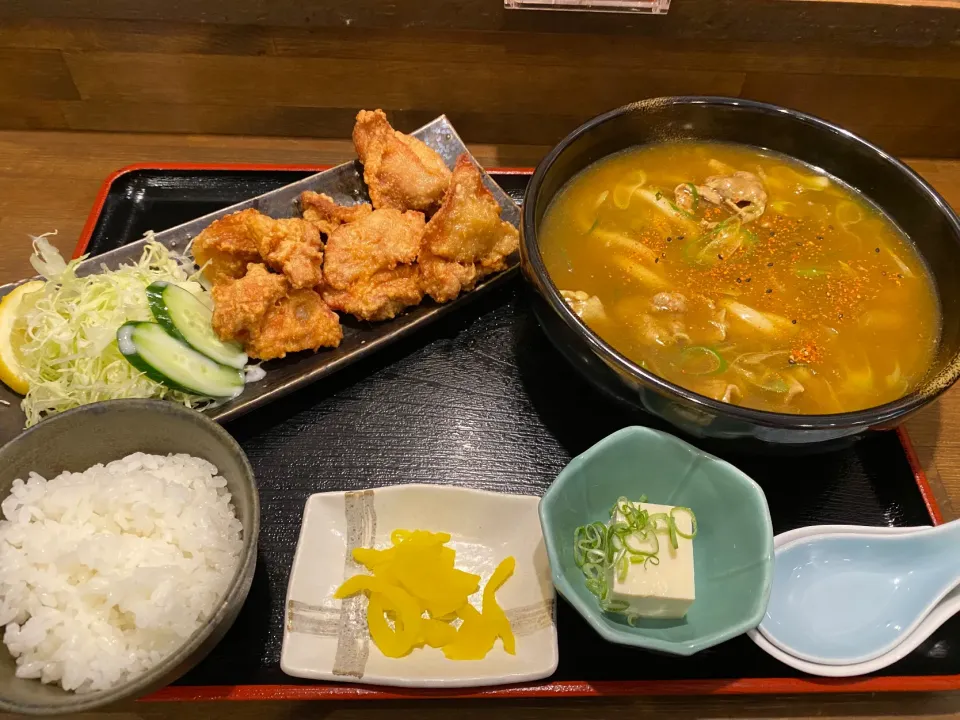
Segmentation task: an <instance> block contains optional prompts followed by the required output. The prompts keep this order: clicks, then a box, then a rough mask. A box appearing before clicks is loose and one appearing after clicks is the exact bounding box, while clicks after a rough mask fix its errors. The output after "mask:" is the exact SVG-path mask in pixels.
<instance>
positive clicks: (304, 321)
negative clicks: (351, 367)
mask: <svg viewBox="0 0 960 720" xmlns="http://www.w3.org/2000/svg"><path fill="white" fill-rule="evenodd" d="M342 339H343V328H342V327H340V318H339V317H338V316H337V314H336V313H335V312H333V310H331V309H330V308H329V307H328V306H327V304H326V303H325V302H324V301H323V299H322V298H321V297H320V295H319V294H318V293H317V292H316V291H315V290H309V289H306V288H304V289H302V290H293V291H292V292H291V293H290V294H289V295H287V296H285V297H283V298H281V299H280V300H279V302H277V304H276V305H274V306H273V307H271V308H270V309H269V310H268V311H267V314H266V315H264V317H263V322H262V323H261V324H260V329H259V331H258V332H256V333H254V334H253V335H251V337H250V341H249V342H248V343H247V344H246V350H247V354H248V355H250V357H255V358H259V359H260V360H273V359H274V358H282V357H284V356H285V355H286V354H287V353H290V352H297V351H299V350H314V351H316V350H319V349H320V348H322V347H337V346H338V345H339V344H340V341H341V340H342Z"/></svg>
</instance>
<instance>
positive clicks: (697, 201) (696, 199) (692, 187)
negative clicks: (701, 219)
mask: <svg viewBox="0 0 960 720" xmlns="http://www.w3.org/2000/svg"><path fill="white" fill-rule="evenodd" d="M686 185H687V187H688V188H690V194H691V195H693V211H694V212H696V211H697V208H698V207H700V193H699V191H698V190H697V186H696V185H694V184H693V183H692V182H688V183H686Z"/></svg>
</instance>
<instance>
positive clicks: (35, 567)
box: [0, 453, 243, 693]
mask: <svg viewBox="0 0 960 720" xmlns="http://www.w3.org/2000/svg"><path fill="white" fill-rule="evenodd" d="M226 484H227V483H226V480H224V479H223V478H222V477H220V476H219V475H217V468H216V467H214V466H213V465H212V464H210V463H209V462H207V461H206V460H202V459H199V458H194V457H191V456H189V455H169V456H166V457H164V456H160V455H145V454H143V453H135V454H133V455H130V456H128V457H125V458H124V459H122V460H117V461H114V462H111V463H109V464H107V465H106V466H104V465H95V466H93V467H92V468H90V469H89V470H86V471H84V472H82V473H71V472H65V473H61V474H60V475H58V476H57V477H55V478H53V479H51V480H45V479H44V478H42V477H40V476H39V475H37V474H36V473H31V474H30V476H29V478H28V479H27V481H26V482H24V481H23V480H15V481H14V483H13V487H12V489H11V493H10V495H9V496H8V497H7V498H6V499H5V500H4V501H3V503H2V504H0V509H2V512H3V518H4V519H3V520H0V625H5V626H6V630H5V632H4V636H3V642H4V643H5V644H6V646H7V649H8V650H9V651H10V653H11V654H12V655H13V657H15V658H16V661H17V670H16V674H17V677H21V678H38V679H40V680H41V681H42V682H45V683H59V684H60V685H61V686H62V687H63V688H64V689H65V690H74V691H76V692H78V693H81V692H92V691H97V690H105V689H107V688H110V687H114V686H116V685H118V684H120V683H123V682H125V681H127V680H130V679H132V678H134V677H136V676H137V675H140V674H141V673H144V672H146V671H147V670H148V669H150V668H151V667H153V666H154V665H156V664H157V663H158V662H160V661H161V660H163V659H164V658H165V657H167V656H168V655H170V654H172V653H173V652H175V651H176V650H177V648H179V647H180V646H181V645H183V644H184V642H185V641H186V640H187V639H188V638H189V637H190V635H192V634H193V632H194V631H196V630H197V628H199V627H200V626H201V625H202V624H203V623H204V622H205V621H206V619H207V618H209V617H210V616H211V615H212V614H213V613H214V612H215V611H216V609H217V607H218V604H219V602H220V601H221V598H222V597H223V595H224V593H225V592H226V590H227V587H228V586H229V584H230V581H231V579H232V578H233V575H234V573H235V572H236V569H237V566H238V564H239V559H240V551H241V548H242V545H243V542H242V539H241V535H242V531H243V528H242V525H241V523H240V521H239V520H238V519H237V517H236V514H235V512H234V509H233V506H232V505H231V504H230V499H231V498H230V494H229V493H228V492H227V491H226Z"/></svg>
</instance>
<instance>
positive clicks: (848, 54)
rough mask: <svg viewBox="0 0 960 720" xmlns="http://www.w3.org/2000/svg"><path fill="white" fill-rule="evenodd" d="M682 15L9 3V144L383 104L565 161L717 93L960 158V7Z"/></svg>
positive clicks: (473, 137)
mask: <svg viewBox="0 0 960 720" xmlns="http://www.w3.org/2000/svg"><path fill="white" fill-rule="evenodd" d="M945 1H946V2H948V3H951V2H953V3H956V2H957V0H945ZM674 5H675V7H674V9H672V10H671V13H670V14H668V15H667V16H660V17H654V16H646V17H634V16H623V15H616V16H614V15H598V16H592V15H584V14H581V13H542V12H541V13H531V12H519V13H518V12H516V11H514V12H505V11H504V10H503V8H502V7H501V1H500V0H460V1H459V2H456V3H452V2H446V1H445V0H418V2H410V1H409V0H399V1H397V2H391V3H379V2H374V1H373V0H356V1H355V2H352V3H345V2H343V1H337V2H330V3H311V2H307V1H306V0H303V1H300V2H294V0H282V1H279V2H275V3H266V2H257V1H256V0H235V2H232V3H229V4H226V3H219V2H213V0H196V2H192V3H184V2H169V3H165V4H159V3H157V2H155V1H153V0H141V1H139V2H136V3H134V2H128V1H127V0H111V1H109V2H98V3H96V4H94V3H63V2H53V1H52V0H50V1H48V0H32V1H31V2H27V0H23V1H21V0H5V2H3V3H0V129H19V130H94V131H122V132H162V133H213V134H234V135H274V136H300V137H315V138H338V137H339V138H342V137H346V136H348V135H349V131H350V128H351V125H352V120H353V117H354V115H355V113H356V110H357V109H358V108H360V107H382V108H384V109H385V110H387V111H388V112H389V113H391V115H392V116H393V117H395V118H396V120H397V123H398V124H399V125H401V126H406V127H410V126H415V125H417V124H419V123H420V122H422V121H426V120H428V119H430V118H432V117H435V116H436V115H438V114H439V113H443V112H445V113H447V114H448V115H449V116H450V117H451V119H452V120H453V122H454V124H455V125H456V126H457V128H458V129H459V130H460V131H461V133H462V134H463V135H464V137H465V139H466V140H467V141H468V142H475V143H498V144H526V145H547V146H549V145H552V144H553V143H555V142H556V141H557V140H559V139H560V138H562V137H563V136H564V135H565V134H566V133H567V132H569V131H570V130H571V129H573V128H574V127H575V126H576V125H578V124H579V123H580V122H582V121H584V120H585V119H587V118H589V117H592V116H593V115H596V114H597V113H600V112H602V111H604V110H608V109H611V108H613V107H616V106H618V105H621V104H624V103H626V102H631V101H633V100H637V99H640V98H644V97H651V96H658V95H682V94H712V95H732V96H740V97H745V98H751V99H756V100H764V101H769V102H773V103H778V104H781V105H785V106H788V107H794V108H798V109H801V110H805V111H808V112H811V113H814V114H816V115H820V116H823V117H825V118H827V119H830V120H833V121H835V122H837V123H840V124H842V125H844V126H846V127H848V128H850V129H851V130H853V131H855V132H857V133H859V134H861V135H864V136H865V137H867V138H868V139H870V140H872V141H874V142H876V143H877V144H879V145H881V146H882V147H884V148H886V149H887V150H889V151H891V152H893V153H895V154H900V155H912V156H926V157H956V156H960V132H958V130H960V120H958V117H960V9H950V8H942V7H926V6H920V7H899V6H887V5H874V4H863V3H836V2H795V1H791V0H737V2H731V1H730V0H675V2H674ZM958 7H960V5H958ZM71 14H72V15H74V16H76V15H83V16H84V17H70V15H71ZM173 18H178V19H179V21H174V20H173ZM448 28H449V29H448ZM158 159H159V158H158Z"/></svg>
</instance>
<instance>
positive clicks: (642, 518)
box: [573, 495, 697, 622]
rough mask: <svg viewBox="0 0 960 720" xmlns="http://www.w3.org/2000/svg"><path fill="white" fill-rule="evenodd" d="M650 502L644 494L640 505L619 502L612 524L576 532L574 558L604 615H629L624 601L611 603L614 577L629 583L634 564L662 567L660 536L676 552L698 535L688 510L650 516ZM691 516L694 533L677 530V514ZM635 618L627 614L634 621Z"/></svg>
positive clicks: (612, 513)
mask: <svg viewBox="0 0 960 720" xmlns="http://www.w3.org/2000/svg"><path fill="white" fill-rule="evenodd" d="M645 502H647V496H646V495H642V496H641V497H640V499H639V500H638V501H637V502H635V503H634V502H631V501H629V500H627V498H625V497H621V498H618V499H617V502H616V503H614V505H613V507H612V508H611V509H610V522H609V523H608V524H606V525H605V524H603V523H602V522H599V521H598V522H593V523H590V524H589V525H581V526H580V527H578V528H576V530H574V531H573V558H574V562H575V563H576V565H577V567H579V568H580V571H581V572H582V573H583V577H584V585H585V587H586V588H587V590H589V591H590V593H591V594H593V595H594V596H595V597H596V598H597V600H598V601H599V603H600V608H601V609H602V610H603V611H604V612H613V613H621V614H625V613H624V611H625V610H626V609H627V608H628V607H629V605H628V604H627V603H625V602H623V601H620V600H609V599H608V597H607V596H608V595H609V593H610V577H611V576H612V575H614V574H615V575H616V578H617V581H618V582H623V581H624V580H626V577H627V573H628V572H629V569H630V566H631V565H639V564H643V566H644V567H646V566H647V565H648V564H650V565H652V566H654V567H656V566H657V565H659V564H660V555H659V553H660V540H659V538H658V537H657V533H664V534H666V535H667V537H669V539H670V545H671V547H673V548H674V549H676V548H678V547H679V538H684V539H685V540H692V539H693V537H694V536H695V535H696V534H697V519H696V517H695V516H694V514H693V511H692V510H691V509H690V508H687V507H675V508H672V509H671V510H670V512H669V513H663V512H659V513H652V514H651V513H650V512H648V511H647V510H645V509H643V508H642V507H641V505H642V504H643V503H645ZM678 511H679V512H685V513H687V514H689V516H690V523H691V532H690V534H686V533H684V532H683V531H681V530H680V529H679V528H678V527H677V521H676V518H675V517H674V513H676V512H678ZM632 619H633V616H631V615H629V614H628V615H627V621H628V622H632Z"/></svg>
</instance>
